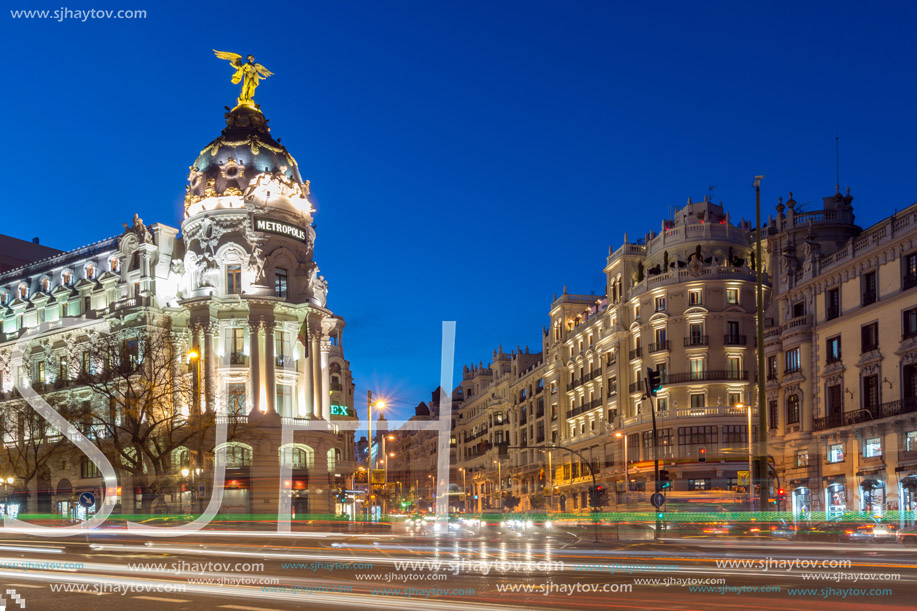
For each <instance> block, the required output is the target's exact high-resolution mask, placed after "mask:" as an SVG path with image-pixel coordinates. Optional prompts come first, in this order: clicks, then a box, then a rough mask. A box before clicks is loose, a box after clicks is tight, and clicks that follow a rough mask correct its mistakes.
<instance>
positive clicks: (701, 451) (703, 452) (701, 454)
mask: <svg viewBox="0 0 917 611" xmlns="http://www.w3.org/2000/svg"><path fill="white" fill-rule="evenodd" d="M697 462H707V448H698V449H697Z"/></svg>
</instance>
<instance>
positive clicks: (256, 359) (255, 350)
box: [248, 321, 261, 412]
mask: <svg viewBox="0 0 917 611" xmlns="http://www.w3.org/2000/svg"><path fill="white" fill-rule="evenodd" d="M260 327H261V325H260V324H259V323H257V322H251V321H249V323H248V334H249V337H248V340H249V345H250V348H249V350H250V351H251V354H250V355H249V377H250V378H251V387H252V403H251V409H249V410H248V411H249V412H253V411H255V410H256V409H258V407H259V405H258V403H259V401H260V400H261V355H260V348H259V344H258V335H259V332H258V330H259V329H260Z"/></svg>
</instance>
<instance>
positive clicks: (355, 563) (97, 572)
mask: <svg viewBox="0 0 917 611" xmlns="http://www.w3.org/2000/svg"><path fill="white" fill-rule="evenodd" d="M583 534H584V533H580V532H571V533H567V532H556V533H551V534H545V533H532V534H526V533H518V532H506V531H504V530H501V529H494V530H486V529H474V528H460V529H455V530H452V529H449V530H447V531H446V532H442V533H437V532H433V529H432V528H430V527H421V528H411V527H406V526H403V525H398V526H396V527H395V528H394V529H393V531H392V532H391V533H385V534H378V533H377V534H352V533H351V534H336V533H331V532H329V533H321V532H311V533H293V534H288V535H278V534H277V533H272V532H245V531H215V530H214V531H204V532H201V533H197V534H194V535H187V536H181V537H168V538H163V537H152V536H149V535H147V534H144V533H140V534H136V533H127V532H125V531H123V530H117V529H109V530H99V531H94V532H93V533H92V534H91V535H90V536H89V537H88V538H87V537H85V536H79V537H69V538H48V537H40V536H34V535H30V534H18V533H12V532H2V530H0V582H2V584H3V587H2V594H3V596H4V598H5V600H6V603H5V604H6V609H16V608H25V609H53V610H69V609H74V610H76V609H80V610H84V609H93V608H99V609H110V608H112V606H113V605H121V606H123V607H124V608H130V609H172V610H184V609H188V610H195V611H200V610H202V609H236V610H240V611H271V610H277V611H279V610H285V609H301V608H303V607H304V606H308V607H310V608H314V609H345V608H353V607H375V608H399V609H463V610H465V611H467V610H469V609H532V608H544V609H558V608H581V609H595V608H607V609H728V608H742V609H813V610H814V609H818V610H820V611H823V610H824V609H825V608H826V606H830V608H832V609H879V608H882V609H896V608H901V609H904V608H907V609H911V608H913V606H914V601H915V600H917V553H915V550H917V548H914V547H904V546H900V545H898V544H896V543H893V542H890V543H883V544H864V545H859V544H857V545H852V544H840V543H805V544H799V543H795V542H792V541H782V540H767V539H760V540H759V539H750V540H738V539H725V538H724V539H715V538H699V539H680V540H679V539H671V540H665V541H662V542H653V541H634V542H624V541H621V542H606V543H602V544H599V545H596V544H595V543H593V541H592V539H591V537H588V536H583ZM87 539H88V540H87ZM405 563H408V564H405ZM411 563H413V564H411ZM436 563H438V564H436ZM729 563H732V564H731V565H729ZM654 580H655V581H654ZM804 589H805V590H807V591H804ZM17 597H18V598H17ZM22 604H24V605H25V606H24V607H22Z"/></svg>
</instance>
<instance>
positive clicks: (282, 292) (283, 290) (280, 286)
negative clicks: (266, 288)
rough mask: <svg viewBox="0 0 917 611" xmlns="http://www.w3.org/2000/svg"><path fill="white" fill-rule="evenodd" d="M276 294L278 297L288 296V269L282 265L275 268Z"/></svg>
mask: <svg viewBox="0 0 917 611" xmlns="http://www.w3.org/2000/svg"><path fill="white" fill-rule="evenodd" d="M274 294H275V295H276V296H277V297H283V298H284V299H286V297H287V270H285V269H282V268H280V267H278V268H276V269H275V270H274Z"/></svg>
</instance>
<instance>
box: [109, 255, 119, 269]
mask: <svg viewBox="0 0 917 611" xmlns="http://www.w3.org/2000/svg"><path fill="white" fill-rule="evenodd" d="M108 269H110V270H111V271H113V272H115V273H117V272H119V271H121V259H119V258H118V257H112V258H111V259H109V260H108Z"/></svg>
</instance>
